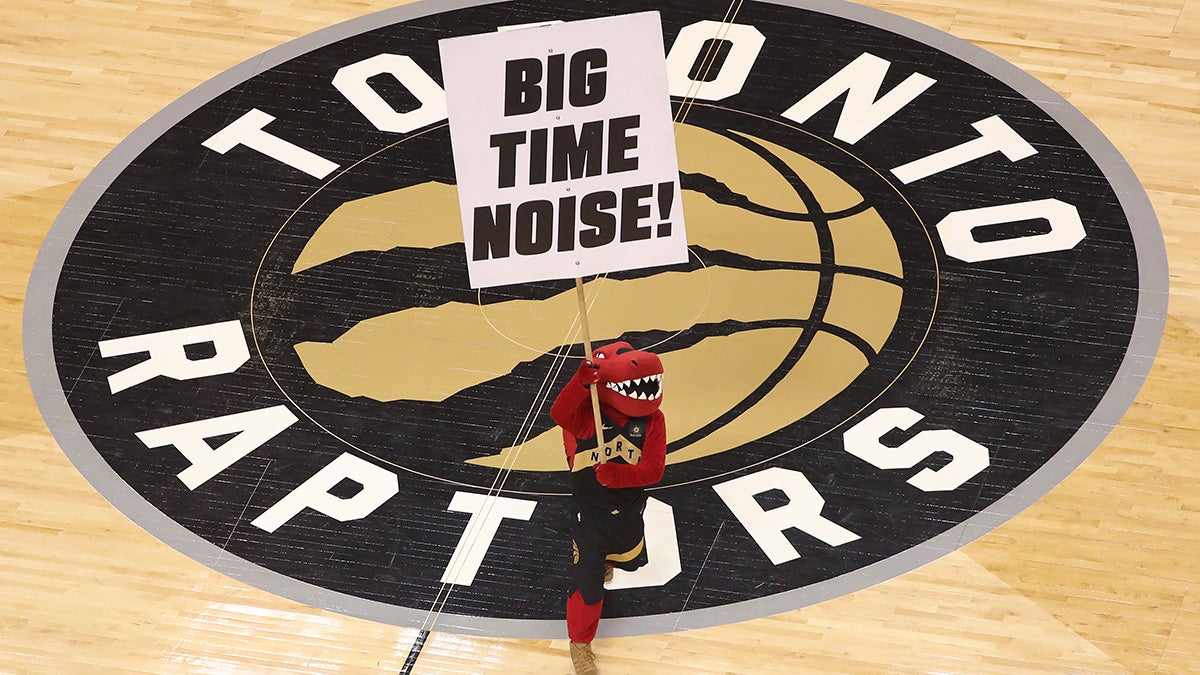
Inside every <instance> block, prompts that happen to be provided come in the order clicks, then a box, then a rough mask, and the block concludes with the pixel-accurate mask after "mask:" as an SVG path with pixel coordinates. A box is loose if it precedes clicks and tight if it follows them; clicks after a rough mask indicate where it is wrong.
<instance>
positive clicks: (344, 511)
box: [250, 453, 400, 532]
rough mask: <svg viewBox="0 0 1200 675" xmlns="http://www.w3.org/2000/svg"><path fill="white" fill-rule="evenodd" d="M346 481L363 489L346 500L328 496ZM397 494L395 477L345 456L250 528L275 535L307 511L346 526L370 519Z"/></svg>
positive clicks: (254, 522)
mask: <svg viewBox="0 0 1200 675" xmlns="http://www.w3.org/2000/svg"><path fill="white" fill-rule="evenodd" d="M343 480H352V481H354V482H356V483H358V484H359V485H361V486H362V489H361V490H359V491H358V492H357V493H356V494H355V495H354V496H352V497H347V498H345V499H343V498H342V497H338V496H336V495H334V494H332V493H330V492H329V491H330V490H332V489H333V488H334V486H336V485H337V484H338V483H341V482H342V481H343ZM397 492H400V484H399V481H398V480H397V479H396V474H394V473H392V472H391V471H388V470H387V469H383V468H380V467H378V466H375V465H374V464H371V463H370V462H368V461H366V460H365V459H359V458H358V457H355V456H354V455H351V454H350V453H344V454H342V455H341V456H339V457H338V458H337V459H335V460H333V461H332V462H330V463H329V465H328V466H326V467H325V468H323V469H321V470H320V471H318V472H317V473H316V474H314V475H313V477H312V478H309V479H308V480H306V481H304V483H302V484H301V485H300V487H298V488H296V489H295V490H292V491H291V492H289V493H288V494H286V495H284V497H283V499H280V500H279V502H278V503H277V504H275V505H274V506H272V507H271V508H269V509H267V510H266V511H264V512H263V513H262V515H260V516H259V517H257V518H255V519H254V521H253V522H252V523H250V524H251V525H253V526H255V527H257V528H259V529H261V530H266V531H267V532H274V531H275V530H278V529H279V528H280V527H282V526H283V525H284V524H285V523H287V522H288V521H289V520H291V519H292V518H294V517H296V516H297V515H299V513H300V512H301V511H303V510H304V509H306V508H309V509H313V510H314V511H316V512H318V513H322V514H325V515H327V516H329V517H330V518H333V519H335V520H339V521H341V522H343V523H344V522H346V521H349V520H358V519H360V518H366V517H367V516H369V515H371V513H373V512H374V511H375V509H377V508H379V507H380V506H382V505H383V503H384V502H386V501H387V500H389V499H391V498H392V497H393V496H394V495H395V494H396V493H397Z"/></svg>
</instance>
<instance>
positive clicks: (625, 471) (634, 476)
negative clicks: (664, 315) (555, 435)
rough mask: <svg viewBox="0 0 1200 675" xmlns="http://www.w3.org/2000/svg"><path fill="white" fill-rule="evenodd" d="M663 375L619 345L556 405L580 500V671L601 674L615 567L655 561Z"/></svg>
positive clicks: (574, 620) (576, 601) (571, 617)
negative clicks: (596, 405)
mask: <svg viewBox="0 0 1200 675" xmlns="http://www.w3.org/2000/svg"><path fill="white" fill-rule="evenodd" d="M662 378H663V367H662V361H660V360H659V358H658V356H656V355H654V354H651V353H650V352H643V351H638V350H635V349H634V348H633V347H632V346H630V344H629V343H627V342H614V343H612V344H609V345H605V346H604V347H601V348H600V349H597V350H595V352H594V353H593V354H592V358H591V360H590V361H588V360H585V361H583V362H582V363H581V364H580V366H579V370H578V372H576V373H575V375H574V376H573V377H572V378H571V381H570V382H568V383H567V385H566V387H564V388H563V390H562V391H561V392H560V393H559V394H558V397H557V398H556V399H555V401H554V405H553V406H551V408H550V415H551V417H553V418H554V421H555V422H557V423H558V425H559V426H560V427H562V430H563V442H564V445H565V446H566V451H567V464H568V465H569V466H570V467H571V492H572V494H573V496H574V502H575V504H574V506H575V518H574V519H573V521H572V524H571V536H572V540H573V541H572V548H573V554H574V563H573V566H572V574H571V578H572V588H571V592H570V595H569V596H568V598H567V633H568V634H569V635H570V638H571V659H572V661H573V662H574V665H575V670H576V672H577V673H580V674H591V673H595V672H597V671H596V666H595V656H594V655H593V654H592V647H591V642H592V639H593V638H594V637H595V636H596V629H597V627H599V624H600V610H601V609H602V607H603V605H604V582H606V581H609V580H610V579H612V570H613V568H619V569H622V570H627V571H633V570H635V569H637V568H639V567H641V566H643V565H645V564H646V562H647V560H646V550H645V549H646V547H645V538H644V526H643V523H642V512H643V511H644V510H645V508H646V493H645V488H646V486H649V485H653V484H655V483H657V482H659V481H660V480H662V476H663V467H664V466H665V463H666V454H667V427H666V422H665V421H664V419H663V414H662V411H660V410H659V405H660V404H661V403H662V391H663V390H662ZM591 387H597V388H598V391H599V397H600V418H601V421H602V422H603V425H604V441H605V442H604V447H598V445H597V443H596V426H595V421H594V418H593V416H592V405H591V400H590V396H591V392H590V388H591Z"/></svg>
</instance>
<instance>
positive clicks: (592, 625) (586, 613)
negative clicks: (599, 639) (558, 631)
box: [567, 591, 604, 642]
mask: <svg viewBox="0 0 1200 675" xmlns="http://www.w3.org/2000/svg"><path fill="white" fill-rule="evenodd" d="M603 608H604V600H600V602H597V603H595V604H591V605H589V604H588V603H586V602H584V601H583V594H582V593H580V592H579V591H575V592H574V593H572V594H571V597H569V598H567V635H570V636H571V642H591V641H592V640H593V639H595V637H596V629H597V628H599V627H600V610H602V609H603Z"/></svg>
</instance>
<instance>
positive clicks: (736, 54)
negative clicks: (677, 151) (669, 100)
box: [667, 21, 767, 101]
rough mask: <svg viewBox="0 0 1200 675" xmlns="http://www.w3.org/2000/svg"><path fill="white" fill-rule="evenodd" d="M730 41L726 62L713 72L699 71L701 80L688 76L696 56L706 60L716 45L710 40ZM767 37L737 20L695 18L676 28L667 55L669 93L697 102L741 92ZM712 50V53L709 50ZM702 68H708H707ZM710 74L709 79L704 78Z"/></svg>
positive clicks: (727, 96)
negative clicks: (679, 28) (677, 29)
mask: <svg viewBox="0 0 1200 675" xmlns="http://www.w3.org/2000/svg"><path fill="white" fill-rule="evenodd" d="M710 40H712V41H715V42H718V43H719V42H728V43H730V49H729V53H728V54H727V55H726V56H725V62H724V63H722V64H721V68H720V70H718V71H717V72H716V73H712V72H700V73H699V76H700V78H701V79H699V80H693V79H691V78H690V77H688V74H689V73H691V71H692V67H693V66H695V64H696V59H697V58H698V57H700V55H701V54H703V55H704V60H705V61H709V60H711V58H712V54H715V53H716V50H717V46H715V45H710V47H709V48H707V49H706V48H705V45H706V44H708V43H709V41H710ZM766 41H767V38H766V37H764V36H763V34H762V33H760V32H758V29H757V28H755V27H754V26H747V25H744V24H740V23H734V24H725V23H718V22H716V21H697V22H696V23H694V24H692V25H690V26H685V27H684V28H683V30H681V31H679V35H678V37H676V38H675V43H674V44H673V45H671V53H669V54H667V79H668V83H669V86H670V91H671V95H672V96H682V97H684V98H691V99H696V100H700V101H720V100H721V99H725V98H729V97H730V96H733V95H734V94H736V93H738V92H740V91H741V90H742V87H743V86H745V84H746V78H747V77H749V76H750V69H751V68H753V67H754V62H755V61H756V60H757V59H758V53H759V52H760V51H762V47H763V43H764V42H766ZM710 52H711V53H710ZM705 71H708V69H707V68H706V69H705ZM709 77H713V79H712V80H711V81H707V82H706V81H705V80H706V79H707V78H709Z"/></svg>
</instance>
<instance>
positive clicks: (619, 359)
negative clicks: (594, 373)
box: [592, 342, 663, 417]
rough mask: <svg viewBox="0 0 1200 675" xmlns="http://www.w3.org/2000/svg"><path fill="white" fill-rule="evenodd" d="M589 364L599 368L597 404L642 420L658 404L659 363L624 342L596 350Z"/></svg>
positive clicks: (660, 362) (647, 354)
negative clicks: (598, 398)
mask: <svg viewBox="0 0 1200 675" xmlns="http://www.w3.org/2000/svg"><path fill="white" fill-rule="evenodd" d="M592 363H594V364H596V365H597V366H599V368H600V380H601V384H600V404H601V405H605V406H609V407H611V408H615V409H617V410H618V411H619V412H621V413H622V414H625V415H628V416H630V417H644V416H646V415H649V414H650V413H652V412H654V411H655V410H658V406H659V405H660V404H661V403H662V392H663V389H662V377H663V367H662V361H660V360H659V358H658V356H657V355H655V354H651V353H650V352H641V351H637V350H635V349H634V348H633V346H632V345H630V344H629V343H628V342H614V343H612V344H610V345H605V346H603V347H601V348H599V349H597V350H596V351H595V352H594V353H593V354H592Z"/></svg>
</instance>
